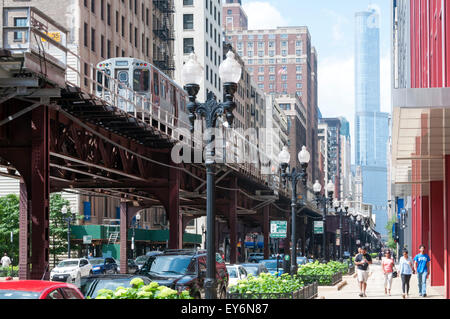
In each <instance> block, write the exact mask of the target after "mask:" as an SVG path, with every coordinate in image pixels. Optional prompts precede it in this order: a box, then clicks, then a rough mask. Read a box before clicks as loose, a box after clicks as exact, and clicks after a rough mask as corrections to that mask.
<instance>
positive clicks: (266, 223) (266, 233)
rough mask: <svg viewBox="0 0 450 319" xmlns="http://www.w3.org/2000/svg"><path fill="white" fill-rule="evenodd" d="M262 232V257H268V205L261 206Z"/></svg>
mask: <svg viewBox="0 0 450 319" xmlns="http://www.w3.org/2000/svg"><path fill="white" fill-rule="evenodd" d="M263 215H264V216H263V232H264V259H269V257H270V256H269V255H270V247H269V243H270V239H269V235H270V216H269V215H270V205H267V206H265V207H264V208H263Z"/></svg>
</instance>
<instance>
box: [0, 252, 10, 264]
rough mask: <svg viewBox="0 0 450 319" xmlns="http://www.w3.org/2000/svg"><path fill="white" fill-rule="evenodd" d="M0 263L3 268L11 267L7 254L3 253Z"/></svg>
mask: <svg viewBox="0 0 450 319" xmlns="http://www.w3.org/2000/svg"><path fill="white" fill-rule="evenodd" d="M0 262H1V263H2V267H3V268H8V267H9V266H10V265H11V259H10V258H9V257H8V254H7V253H5V254H4V255H3V257H2V259H1V260H0Z"/></svg>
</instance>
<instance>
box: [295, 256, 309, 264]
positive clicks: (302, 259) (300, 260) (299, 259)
mask: <svg viewBox="0 0 450 319" xmlns="http://www.w3.org/2000/svg"><path fill="white" fill-rule="evenodd" d="M308 262H309V261H308V258H306V257H299V256H297V265H306V264H307V263H308Z"/></svg>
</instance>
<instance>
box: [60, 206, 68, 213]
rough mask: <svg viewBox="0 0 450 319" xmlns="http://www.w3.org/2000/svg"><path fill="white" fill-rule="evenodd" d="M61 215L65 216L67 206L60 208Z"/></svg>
mask: <svg viewBox="0 0 450 319" xmlns="http://www.w3.org/2000/svg"><path fill="white" fill-rule="evenodd" d="M61 213H62V214H63V215H65V214H67V206H66V205H64V206H63V207H62V208H61Z"/></svg>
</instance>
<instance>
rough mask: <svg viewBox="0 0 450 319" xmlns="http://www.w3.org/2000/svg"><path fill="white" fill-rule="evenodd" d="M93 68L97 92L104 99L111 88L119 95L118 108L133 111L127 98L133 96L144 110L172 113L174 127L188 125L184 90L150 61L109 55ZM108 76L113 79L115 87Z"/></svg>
mask: <svg viewBox="0 0 450 319" xmlns="http://www.w3.org/2000/svg"><path fill="white" fill-rule="evenodd" d="M97 69H98V71H97V83H98V85H97V88H96V94H97V96H99V97H102V98H104V99H105V100H107V101H108V100H111V99H112V96H111V95H113V94H114V93H113V92H117V95H118V96H119V97H121V98H119V101H118V103H117V104H118V107H119V108H121V109H124V110H126V111H127V112H134V109H133V108H132V107H131V103H130V101H133V99H136V102H137V103H136V104H137V105H142V106H143V109H144V110H145V111H147V112H152V113H153V114H157V112H160V113H162V117H164V116H165V114H168V115H170V117H173V119H174V123H173V124H174V126H175V127H183V128H188V127H187V123H189V118H188V114H187V108H186V105H187V98H188V95H187V93H186V91H185V90H184V89H183V88H182V87H180V86H179V85H178V84H176V83H175V82H174V81H173V80H172V79H170V78H169V77H168V76H167V75H166V74H164V73H163V72H162V71H161V70H159V69H158V68H157V67H155V66H154V65H152V64H151V63H148V62H145V61H142V60H139V59H134V58H112V59H108V60H104V61H102V62H100V63H98V64H97ZM104 74H106V75H107V76H104ZM109 77H110V78H112V79H115V80H117V82H118V83H119V86H118V88H117V89H116V88H114V85H113V84H111V83H110V82H111V81H110V78H109ZM134 92H136V93H137V95H135V94H134ZM142 98H144V99H145V101H142V100H141V99H142ZM150 108H152V110H150Z"/></svg>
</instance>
